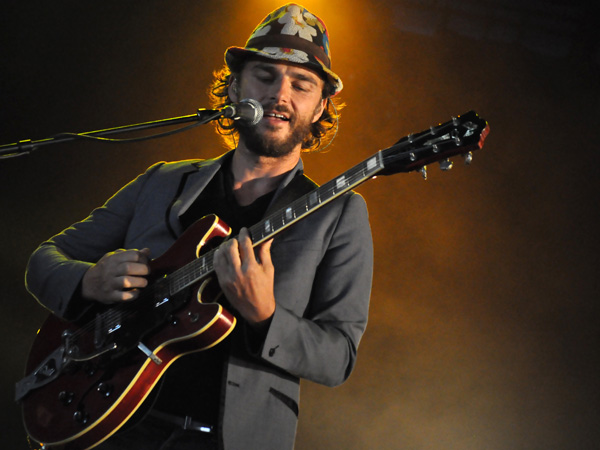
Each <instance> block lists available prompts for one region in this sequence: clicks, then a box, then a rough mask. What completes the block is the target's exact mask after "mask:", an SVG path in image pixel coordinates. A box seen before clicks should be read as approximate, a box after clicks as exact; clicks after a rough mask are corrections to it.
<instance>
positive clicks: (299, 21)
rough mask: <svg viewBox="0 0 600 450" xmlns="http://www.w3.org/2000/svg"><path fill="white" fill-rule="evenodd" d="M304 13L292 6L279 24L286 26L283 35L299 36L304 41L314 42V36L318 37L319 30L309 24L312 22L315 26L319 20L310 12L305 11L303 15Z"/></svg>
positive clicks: (297, 7)
mask: <svg viewBox="0 0 600 450" xmlns="http://www.w3.org/2000/svg"><path fill="white" fill-rule="evenodd" d="M302 12H303V11H302V10H301V9H300V7H299V6H298V5H290V6H289V7H288V9H287V12H286V13H285V15H284V16H283V17H280V18H279V20H278V22H279V23H282V24H284V26H283V29H282V30H281V34H289V35H292V36H294V35H296V34H298V36H300V37H301V38H302V39H306V40H307V41H310V42H312V41H313V39H312V38H313V36H316V35H317V30H316V29H315V28H314V26H310V25H309V24H308V23H307V22H311V23H312V24H313V25H315V24H316V23H317V22H318V21H317V18H316V17H315V16H313V15H312V14H311V13H309V12H308V11H306V10H304V14H302ZM305 19H307V20H305Z"/></svg>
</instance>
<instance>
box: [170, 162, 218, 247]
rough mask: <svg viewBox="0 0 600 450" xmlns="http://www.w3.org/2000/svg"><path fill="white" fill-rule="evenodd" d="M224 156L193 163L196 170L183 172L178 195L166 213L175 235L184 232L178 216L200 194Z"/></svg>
mask: <svg viewBox="0 0 600 450" xmlns="http://www.w3.org/2000/svg"><path fill="white" fill-rule="evenodd" d="M226 156H227V154H225V155H221V156H219V157H218V158H215V159H209V160H205V161H199V162H197V163H194V166H195V168H196V170H194V171H190V172H187V173H186V174H184V176H183V178H182V180H181V186H180V188H179V192H178V195H177V197H176V198H175V201H174V202H173V204H172V206H171V209H170V211H169V215H168V220H169V225H170V228H171V229H172V230H173V231H174V232H175V234H176V236H177V237H178V236H180V235H181V234H182V233H183V232H184V229H183V227H182V226H181V222H180V220H179V217H180V216H181V215H182V214H184V213H185V212H186V211H187V210H188V208H189V207H190V206H191V205H192V203H194V200H196V198H198V195H200V193H201V192H202V190H203V189H204V188H205V187H206V185H207V184H208V182H209V181H210V180H211V179H212V177H213V176H214V175H215V174H216V173H217V171H218V170H219V169H220V168H221V165H222V163H223V159H224V158H225V157H226Z"/></svg>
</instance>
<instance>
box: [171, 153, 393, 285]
mask: <svg viewBox="0 0 600 450" xmlns="http://www.w3.org/2000/svg"><path fill="white" fill-rule="evenodd" d="M382 168H383V160H382V154H381V151H379V152H377V153H375V154H374V155H373V156H371V157H370V158H368V159H366V160H365V161H363V162H361V163H359V164H357V165H356V166H354V167H352V168H351V169H350V170H347V171H346V172H344V173H343V174H342V175H340V176H338V177H337V178H335V179H333V180H331V181H329V182H327V183H325V184H323V185H322V186H319V187H318V188H316V189H314V190H313V191H311V192H309V193H308V194H305V195H303V196H302V197H300V198H298V199H297V200H295V201H293V202H292V203H291V204H289V205H288V206H286V207H285V208H282V209H280V210H278V211H275V212H274V213H273V214H271V215H269V216H268V217H267V218H266V219H264V220H263V221H262V222H259V223H257V224H255V225H253V226H251V227H250V228H249V229H248V231H249V233H250V237H251V238H252V243H253V245H254V246H257V245H259V244H261V243H262V242H265V241H267V240H269V239H271V238H272V237H274V236H275V235H276V234H277V233H280V232H281V231H283V230H285V229H286V228H287V227H289V226H290V225H292V224H294V223H295V222H297V221H299V220H300V219H302V218H304V217H306V216H308V215H309V214H311V213H313V212H314V211H316V210H317V209H319V208H320V207H322V206H324V205H326V204H327V203H329V202H331V201H333V200H335V199H336V198H338V197H339V196H341V195H343V194H345V193H346V192H348V191H350V190H351V189H353V188H355V187H356V186H358V185H359V184H361V183H363V182H365V181H366V180H368V179H369V178H372V177H373V176H375V175H376V174H377V172H379V171H380V170H381V169H382ZM213 256H214V250H211V251H209V252H207V253H205V254H204V255H201V256H200V257H198V258H197V259H195V260H194V261H192V262H190V263H189V264H187V265H185V266H183V267H181V268H179V269H177V270H176V271H174V272H173V273H171V274H170V275H169V276H168V280H169V291H170V294H171V295H174V294H176V293H177V292H179V291H181V290H182V289H185V288H186V287H188V286H190V285H192V284H194V283H197V282H198V281H200V280H202V279H203V278H205V277H207V276H208V275H210V274H211V273H212V272H213V271H214V267H213Z"/></svg>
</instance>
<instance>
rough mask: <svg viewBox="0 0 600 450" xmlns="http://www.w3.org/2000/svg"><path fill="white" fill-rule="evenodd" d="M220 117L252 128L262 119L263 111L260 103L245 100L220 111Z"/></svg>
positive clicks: (248, 99) (249, 99)
mask: <svg viewBox="0 0 600 450" xmlns="http://www.w3.org/2000/svg"><path fill="white" fill-rule="evenodd" d="M221 113H222V117H226V118H228V119H233V120H239V121H241V122H243V123H244V124H245V125H249V126H254V125H256V124H257V123H258V122H260V121H261V119H262V118H263V114H264V110H263V107H262V105H261V104H260V102H258V101H256V100H254V99H253V98H245V99H244V100H241V101H240V102H239V103H233V104H231V105H228V106H226V107H225V108H223V109H222V110H221Z"/></svg>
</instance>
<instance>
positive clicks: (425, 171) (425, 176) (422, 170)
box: [419, 166, 427, 180]
mask: <svg viewBox="0 0 600 450" xmlns="http://www.w3.org/2000/svg"><path fill="white" fill-rule="evenodd" d="M419 172H421V175H422V176H423V179H424V180H426V179H427V166H423V167H421V168H420V169H419Z"/></svg>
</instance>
